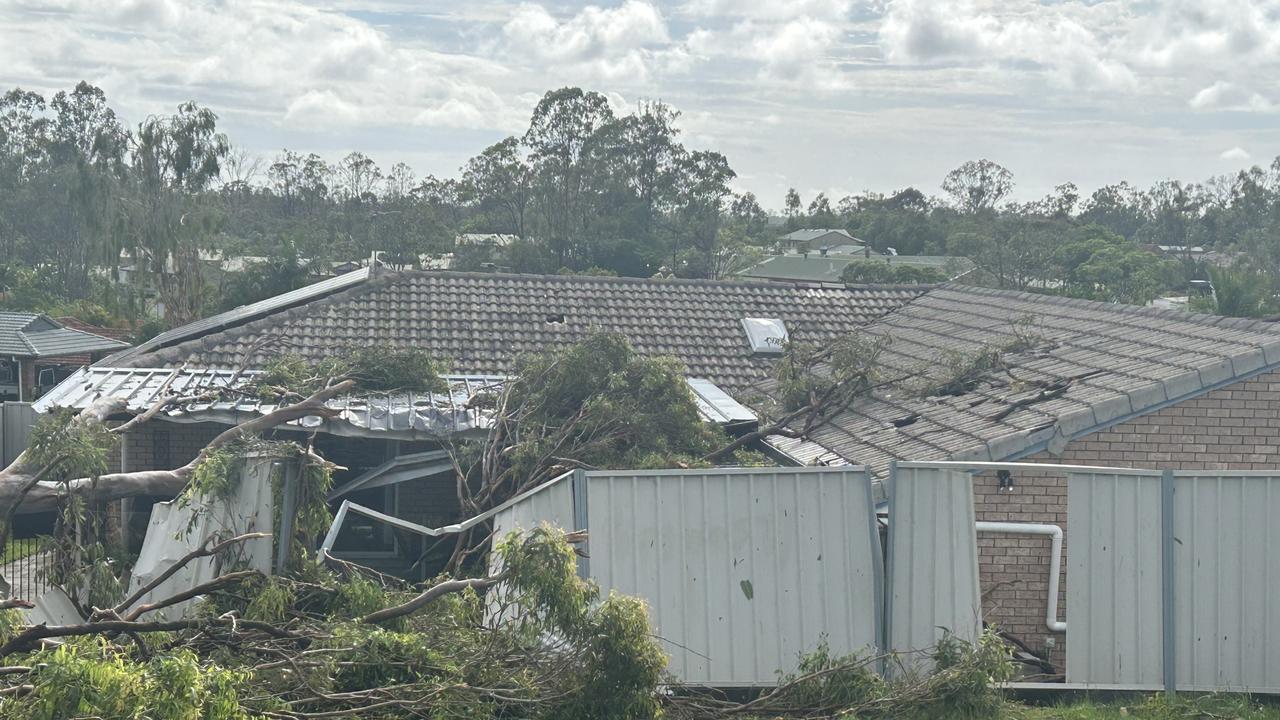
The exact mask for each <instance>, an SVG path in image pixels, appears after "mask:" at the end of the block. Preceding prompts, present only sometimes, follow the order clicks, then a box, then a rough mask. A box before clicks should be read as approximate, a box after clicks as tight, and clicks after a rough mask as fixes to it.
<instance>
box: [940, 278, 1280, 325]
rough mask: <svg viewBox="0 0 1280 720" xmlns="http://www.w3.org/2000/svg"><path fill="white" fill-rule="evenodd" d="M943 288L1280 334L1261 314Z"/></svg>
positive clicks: (965, 286)
mask: <svg viewBox="0 0 1280 720" xmlns="http://www.w3.org/2000/svg"><path fill="white" fill-rule="evenodd" d="M932 288H937V289H940V290H955V291H959V292H961V293H970V294H976V295H986V296H989V297H1010V298H1019V299H1023V300H1031V301H1037V302H1044V303H1047V304H1053V305H1061V306H1068V307H1079V308H1089V309H1092V310H1100V311H1103V312H1109V313H1115V314H1120V315H1141V316H1144V317H1152V318H1159V319H1162V320H1179V321H1182V322H1186V323H1190V324H1194V325H1205V326H1210V327H1228V328H1231V329H1234V330H1258V331H1261V332H1265V333H1268V334H1275V336H1276V337H1277V338H1280V322H1278V321H1275V320H1264V319H1261V318H1238V317H1230V316H1227V315H1214V314H1212V313H1203V312H1193V311H1190V310H1171V309H1167V308H1157V307H1149V306H1145V305H1130V304H1127V303H1113V302H1105V301H1103V300H1087V299H1085V298H1075V297H1070V296H1067V295H1052V294H1049V293H1038V292H1029V291H1026V290H1009V289H1005V288H988V287H981V286H978V285H968V284H965V283H957V282H945V283H940V284H938V285H934V286H932Z"/></svg>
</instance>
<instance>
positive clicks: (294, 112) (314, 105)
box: [283, 90, 364, 129]
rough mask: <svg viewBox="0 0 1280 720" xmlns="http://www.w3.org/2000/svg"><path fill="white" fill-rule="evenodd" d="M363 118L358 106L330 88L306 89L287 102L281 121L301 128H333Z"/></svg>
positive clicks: (350, 123)
mask: <svg viewBox="0 0 1280 720" xmlns="http://www.w3.org/2000/svg"><path fill="white" fill-rule="evenodd" d="M363 119H364V116H363V113H361V112H360V108H359V107H357V106H356V105H355V104H353V103H350V102H348V101H346V100H344V99H342V98H341V97H339V96H338V94H337V93H335V92H333V91H332V90H308V91H306V92H304V93H302V94H301V95H299V96H298V97H296V98H294V99H293V100H292V101H290V102H289V105H288V107H287V108H285V111H284V118H283V121H284V123H285V124H287V125H295V126H298V127H303V128H320V129H326V128H334V127H341V126H347V125H354V124H356V123H357V122H360V121H362V120H363Z"/></svg>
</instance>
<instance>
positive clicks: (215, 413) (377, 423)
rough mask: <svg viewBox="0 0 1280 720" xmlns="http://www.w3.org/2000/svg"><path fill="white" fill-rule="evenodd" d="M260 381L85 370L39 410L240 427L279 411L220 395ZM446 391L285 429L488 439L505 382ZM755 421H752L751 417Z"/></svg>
mask: <svg viewBox="0 0 1280 720" xmlns="http://www.w3.org/2000/svg"><path fill="white" fill-rule="evenodd" d="M258 374H260V371H257V370H248V371H245V372H241V373H236V372H233V371H230V370H218V369H212V368H186V367H184V368H178V369H174V368H128V367H89V368H81V369H80V370H77V371H76V372H75V373H74V374H72V375H71V376H70V377H68V378H67V379H66V380H64V381H62V382H61V383H59V384H58V386H57V387H55V388H54V389H53V390H51V391H49V392H48V393H46V394H45V395H44V396H43V397H41V398H40V399H39V400H38V401H36V402H35V403H34V405H33V407H34V408H35V410H36V412H38V413H45V412H49V411H50V410H53V409H55V408H72V409H75V410H83V409H85V408H87V407H89V406H90V405H91V404H93V402H94V401H95V400H98V399H99V398H104V397H115V398H120V399H122V400H124V401H125V404H126V409H127V410H128V411H129V412H131V413H135V414H137V413H141V412H145V411H146V410H148V409H150V408H151V407H152V406H153V405H155V404H156V402H157V401H158V400H161V399H163V398H165V397H171V398H180V397H189V396H194V395H201V394H204V393H207V394H210V395H214V396H215V397H212V398H210V399H203V400H200V401H196V402H186V403H183V404H182V405H180V406H174V407H170V408H167V409H166V410H165V411H164V412H162V413H160V415H158V416H157V417H158V418H161V419H164V420H168V421H170V422H179V423H182V422H187V423H196V422H218V423H225V424H232V425H234V424H238V423H241V422H244V421H245V420H248V419H250V418H252V417H255V416H258V415H265V414H267V413H269V412H272V411H273V410H275V409H276V406H275V405H273V404H271V403H266V402H263V401H262V400H259V399H257V398H254V397H246V396H241V395H233V396H232V397H231V398H230V399H227V398H224V397H222V396H221V393H222V391H223V390H225V389H226V388H228V387H237V388H239V387H243V386H245V385H247V384H248V383H250V382H251V381H252V380H253V378H254V377H255V376H257V375H258ZM441 379H442V380H443V381H444V383H445V385H446V386H447V387H448V389H447V390H446V391H442V392H426V393H413V392H391V393H386V392H363V393H354V394H351V395H344V396H342V397H338V398H333V399H332V400H329V401H327V402H326V403H325V405H326V407H328V408H330V409H332V410H336V411H337V412H338V414H337V415H336V416H335V417H334V418H332V419H322V418H320V417H317V416H308V417H304V418H301V419H299V420H294V421H291V422H289V423H287V426H288V427H291V428H295V429H297V428H301V429H303V430H307V431H313V430H323V431H324V432H328V433H331V434H334V435H348V436H356V437H377V438H388V439H401V440H438V439H440V438H441V437H444V436H447V435H451V434H454V433H467V432H473V431H475V432H483V431H485V430H487V429H488V427H489V423H490V421H491V419H492V411H491V410H490V409H488V408H486V407H485V403H478V402H476V398H477V396H480V395H484V394H486V393H497V392H500V391H501V389H502V385H503V383H504V382H505V381H506V377H505V376H501V375H445V376H442V377H441ZM686 382H688V384H689V387H690V390H691V391H692V392H694V396H695V398H697V406H698V410H699V414H700V416H701V417H702V418H703V419H704V420H706V421H707V422H711V423H716V424H719V425H726V426H727V425H737V424H740V423H742V422H746V421H747V420H746V419H745V414H747V413H748V412H749V411H747V410H746V409H745V408H743V407H742V406H741V405H737V404H736V403H733V401H732V400H731V399H730V398H729V397H728V395H726V394H725V393H724V392H723V391H721V390H720V389H719V388H717V387H716V386H715V385H714V384H712V383H711V382H709V381H706V380H695V379H689V380H687V381H686ZM752 418H753V419H754V416H752Z"/></svg>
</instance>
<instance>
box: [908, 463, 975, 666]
mask: <svg viewBox="0 0 1280 720" xmlns="http://www.w3.org/2000/svg"><path fill="white" fill-rule="evenodd" d="M890 493H891V500H890V502H889V563H890V568H891V569H890V571H889V620H888V622H889V647H890V648H891V649H892V650H894V651H895V652H899V653H908V652H913V651H923V650H928V649H929V648H932V647H933V646H934V645H936V644H937V642H938V640H939V639H940V638H941V637H942V634H943V630H942V629H943V628H946V629H947V630H949V631H950V632H951V633H952V634H954V635H955V636H956V637H957V638H960V639H962V640H968V641H975V640H977V638H978V634H979V633H980V631H981V627H982V604H981V599H980V597H979V591H978V540H977V532H976V530H975V528H974V517H973V514H974V513H973V478H972V477H971V476H970V475H969V474H968V473H965V472H959V471H955V470H946V469H939V468H911V467H899V468H897V470H896V471H895V474H894V479H893V481H892V487H891V488H890ZM904 660H905V661H906V662H907V664H909V665H911V666H913V667H918V668H924V667H927V665H928V663H927V662H925V661H924V660H923V659H921V658H919V657H915V658H904Z"/></svg>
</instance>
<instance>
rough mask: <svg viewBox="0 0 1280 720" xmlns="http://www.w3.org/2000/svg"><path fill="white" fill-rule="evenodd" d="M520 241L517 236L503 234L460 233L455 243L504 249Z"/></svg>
mask: <svg viewBox="0 0 1280 720" xmlns="http://www.w3.org/2000/svg"><path fill="white" fill-rule="evenodd" d="M519 239H520V236H519V235H507V234H504V233H462V234H461V235H459V236H458V237H457V239H456V240H455V242H456V243H457V244H458V245H496V246H498V247H506V246H507V245H510V244H511V243H513V242H516V241H517V240H519Z"/></svg>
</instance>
